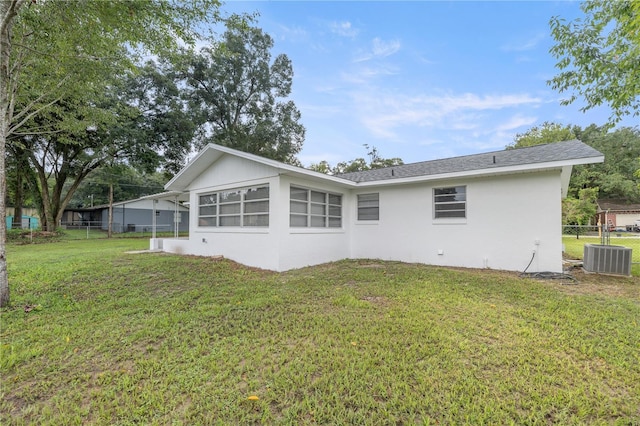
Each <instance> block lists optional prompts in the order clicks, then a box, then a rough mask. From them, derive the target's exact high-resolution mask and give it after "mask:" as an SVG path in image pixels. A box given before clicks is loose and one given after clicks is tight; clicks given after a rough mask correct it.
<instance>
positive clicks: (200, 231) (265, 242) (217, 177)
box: [163, 155, 283, 270]
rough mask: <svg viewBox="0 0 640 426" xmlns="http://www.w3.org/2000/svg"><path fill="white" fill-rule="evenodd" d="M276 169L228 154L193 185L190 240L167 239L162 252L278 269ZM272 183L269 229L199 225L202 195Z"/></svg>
mask: <svg viewBox="0 0 640 426" xmlns="http://www.w3.org/2000/svg"><path fill="white" fill-rule="evenodd" d="M278 181H279V178H278V175H277V170H275V169H274V168H272V167H269V166H266V165H263V164H259V163H255V162H252V161H248V160H244V159H242V158H239V157H234V156H230V155H225V156H223V157H222V158H220V159H219V160H218V161H217V162H216V163H215V165H214V166H213V167H210V168H209V169H207V170H206V171H205V172H204V173H202V174H201V175H200V176H198V177H197V178H196V179H195V180H194V181H193V182H192V183H191V185H190V187H189V191H190V196H189V201H190V203H191V204H190V205H191V209H190V217H189V223H190V224H191V227H190V228H191V229H190V230H189V239H188V240H165V241H164V242H163V250H164V251H167V252H171V253H177V254H193V255H198V256H217V255H222V256H224V257H225V258H227V259H231V260H234V261H236V262H239V263H242V264H245V265H249V266H254V267H258V268H264V269H271V270H277V269H278V252H279V250H278V217H279V216H281V215H282V214H283V213H282V212H281V206H279V205H278V203H275V202H274V200H275V196H276V193H277V190H278ZM265 184H269V197H270V202H269V210H270V211H269V227H264V228H236V227H201V226H199V225H198V210H199V209H198V197H199V196H200V194H205V193H210V192H214V191H223V190H225V189H234V188H244V187H249V186H259V185H265Z"/></svg>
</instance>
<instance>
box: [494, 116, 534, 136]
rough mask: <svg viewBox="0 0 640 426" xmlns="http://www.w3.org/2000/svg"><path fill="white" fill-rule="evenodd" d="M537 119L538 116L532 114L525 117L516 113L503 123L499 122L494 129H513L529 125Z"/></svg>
mask: <svg viewBox="0 0 640 426" xmlns="http://www.w3.org/2000/svg"><path fill="white" fill-rule="evenodd" d="M537 121H538V117H533V116H529V117H526V116H522V115H520V114H516V115H514V116H513V117H511V118H510V119H509V120H508V121H505V122H504V123H501V124H500V125H498V126H497V127H496V129H495V130H496V131H498V132H500V131H508V130H515V129H518V128H520V127H522V126H531V125H532V124H534V123H535V122H537Z"/></svg>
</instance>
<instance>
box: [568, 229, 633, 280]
mask: <svg viewBox="0 0 640 426" xmlns="http://www.w3.org/2000/svg"><path fill="white" fill-rule="evenodd" d="M614 235H615V234H614ZM609 243H610V244H611V245H616V246H624V247H629V248H631V249H632V251H631V256H632V259H631V261H632V262H633V264H632V265H631V274H632V275H633V276H636V277H638V276H640V238H638V237H637V235H636V234H631V237H629V236H624V237H611V238H610V241H609ZM562 244H564V248H565V253H566V254H567V255H568V256H569V257H571V258H573V259H582V257H583V255H584V245H585V244H601V239H600V237H597V236H581V237H580V238H576V237H575V236H571V235H564V236H563V237H562Z"/></svg>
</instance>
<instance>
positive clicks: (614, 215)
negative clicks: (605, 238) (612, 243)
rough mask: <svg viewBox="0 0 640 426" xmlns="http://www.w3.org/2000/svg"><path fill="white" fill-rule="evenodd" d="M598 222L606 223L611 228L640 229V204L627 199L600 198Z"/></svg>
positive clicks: (598, 202)
mask: <svg viewBox="0 0 640 426" xmlns="http://www.w3.org/2000/svg"><path fill="white" fill-rule="evenodd" d="M596 203H597V205H598V213H597V215H598V223H601V224H604V223H606V224H607V226H608V227H609V229H611V230H614V229H621V230H630V231H631V230H634V231H639V230H640V228H638V222H639V221H640V204H637V203H636V204H633V203H628V202H626V201H625V200H611V199H610V200H598V201H597V202H596Z"/></svg>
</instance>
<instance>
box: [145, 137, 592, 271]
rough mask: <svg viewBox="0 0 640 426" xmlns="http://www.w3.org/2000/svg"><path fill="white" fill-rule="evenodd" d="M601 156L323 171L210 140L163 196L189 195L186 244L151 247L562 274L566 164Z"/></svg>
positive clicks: (551, 155) (507, 156)
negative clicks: (337, 173)
mask: <svg viewBox="0 0 640 426" xmlns="http://www.w3.org/2000/svg"><path fill="white" fill-rule="evenodd" d="M602 161H604V157H603V155H602V154H601V153H600V152H598V151H596V150H595V149H593V148H591V147H589V146H587V145H585V144H583V143H582V142H580V141H577V140H575V141H568V142H559V143H554V144H547V145H539V146H534V147H529V148H521V149H512V150H505V151H499V152H491V153H484V154H477V155H469V156H464V157H457V158H449V159H445V160H435V161H426V162H420V163H413V164H405V165H401V166H393V167H388V168H384V169H378V170H371V171H365V172H356V173H349V174H344V175H341V176H329V175H325V174H321V173H317V172H313V171H310V170H307V169H303V168H299V167H294V166H291V165H287V164H283V163H280V162H277V161H273V160H269V159H265V158H262V157H258V156H256V155H252V154H247V153H244V152H240V151H236V150H233V149H230V148H226V147H223V146H218V145H213V144H210V145H208V146H207V147H205V148H204V149H203V150H202V151H201V152H200V153H199V154H198V155H197V156H196V157H195V158H194V159H193V160H192V161H191V162H190V163H189V164H188V165H187V166H186V167H185V168H184V169H182V170H181V171H180V172H179V173H178V174H177V175H176V176H175V177H174V178H173V179H172V180H171V181H170V182H169V183H167V185H166V186H165V189H166V190H167V191H170V192H169V193H167V194H162V195H159V196H166V195H169V196H178V195H184V196H185V197H188V198H189V200H190V205H191V206H192V207H193V208H192V209H191V212H190V216H191V217H190V229H189V238H188V239H164V240H159V239H152V241H151V247H152V248H162V249H163V250H164V251H167V252H173V253H181V254H194V255H201V256H211V255H223V256H225V257H227V258H229V259H232V260H235V261H237V262H240V263H243V264H246V265H250V266H254V267H260V268H265V269H270V270H275V271H284V270H288V269H292V268H299V267H303V266H307V265H315V264H320V263H325V262H330V261H336V260H340V259H355V258H372V259H383V260H397V261H403V262H419V263H426V264H433V265H446V266H461V267H470V268H493V269H504V270H524V269H525V268H526V267H527V265H528V264H529V263H531V265H530V266H529V271H553V272H560V271H562V223H561V220H562V216H561V198H562V197H564V196H566V193H567V188H568V184H569V178H570V175H571V169H572V167H573V166H574V165H577V164H589V163H597V162H602ZM534 253H535V254H534Z"/></svg>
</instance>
